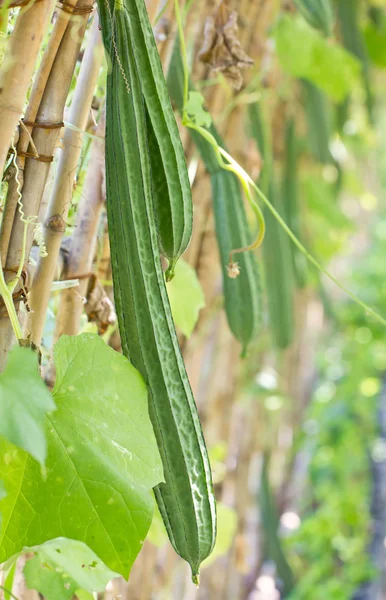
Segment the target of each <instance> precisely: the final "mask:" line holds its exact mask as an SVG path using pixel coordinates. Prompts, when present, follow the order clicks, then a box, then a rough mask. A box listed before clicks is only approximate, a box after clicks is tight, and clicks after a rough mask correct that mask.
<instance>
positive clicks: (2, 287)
mask: <svg viewBox="0 0 386 600" xmlns="http://www.w3.org/2000/svg"><path fill="white" fill-rule="evenodd" d="M0 264H1V263H0ZM0 295H1V296H2V298H3V300H4V304H5V308H6V309H7V312H8V316H9V320H10V321H11V325H12V329H13V331H14V334H15V336H16V339H17V340H21V339H22V338H23V334H22V331H21V327H20V323H19V319H18V318H17V313H16V308H15V305H14V303H13V298H12V292H11V290H10V289H9V288H8V286H7V284H6V283H5V279H4V273H3V269H2V268H1V266H0Z"/></svg>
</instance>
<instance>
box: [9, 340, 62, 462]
mask: <svg viewBox="0 0 386 600" xmlns="http://www.w3.org/2000/svg"><path fill="white" fill-rule="evenodd" d="M53 410H55V403H54V401H53V399H52V397H51V394H50V393H49V391H48V389H47V387H46V386H45V385H44V382H43V381H42V379H41V377H40V375H39V365H38V357H37V354H36V353H35V352H32V350H29V349H28V348H20V347H18V346H16V347H15V348H13V349H12V350H11V352H10V353H9V356H8V361H7V365H6V368H5V371H4V373H3V374H2V375H0V435H1V436H3V437H4V438H6V439H7V440H8V441H9V442H11V443H13V444H15V445H16V446H18V447H19V448H22V449H24V450H26V452H29V453H30V454H31V456H33V457H34V458H35V459H36V460H37V461H38V462H40V464H41V465H44V463H45V460H46V454H47V443H46V433H45V415H46V413H47V412H52V411H53Z"/></svg>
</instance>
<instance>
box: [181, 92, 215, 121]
mask: <svg viewBox="0 0 386 600" xmlns="http://www.w3.org/2000/svg"><path fill="white" fill-rule="evenodd" d="M204 102H205V98H204V96H203V95H202V94H200V92H195V91H191V92H189V96H188V102H187V103H186V106H185V111H186V114H187V115H188V116H189V118H190V119H191V120H192V121H193V123H195V124H196V125H200V126H201V127H207V128H209V127H210V126H211V124H212V117H211V116H210V114H209V113H208V112H207V111H206V110H205V108H204Z"/></svg>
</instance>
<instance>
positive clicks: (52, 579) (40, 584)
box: [24, 556, 77, 600]
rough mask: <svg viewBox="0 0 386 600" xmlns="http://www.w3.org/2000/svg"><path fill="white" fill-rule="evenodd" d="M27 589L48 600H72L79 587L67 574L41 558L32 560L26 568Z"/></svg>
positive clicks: (36, 557) (37, 557)
mask: <svg viewBox="0 0 386 600" xmlns="http://www.w3.org/2000/svg"><path fill="white" fill-rule="evenodd" d="M24 577H25V582H26V585H27V588H28V589H30V590H36V591H37V592H39V593H40V594H42V595H43V596H44V597H45V598H46V600H71V598H72V597H73V595H74V594H75V592H76V589H77V585H76V582H75V581H73V580H72V579H71V578H70V577H69V576H68V575H67V573H64V572H63V571H62V570H56V569H55V567H54V565H51V564H49V563H42V561H41V560H40V557H39V556H35V557H34V558H31V560H29V561H27V563H26V564H25V567H24Z"/></svg>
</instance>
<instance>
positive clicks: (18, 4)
mask: <svg viewBox="0 0 386 600" xmlns="http://www.w3.org/2000/svg"><path fill="white" fill-rule="evenodd" d="M38 2H42V0H15V1H14V2H11V4H8V5H7V8H23V7H24V6H28V7H29V6H32V4H37V3H38Z"/></svg>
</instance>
